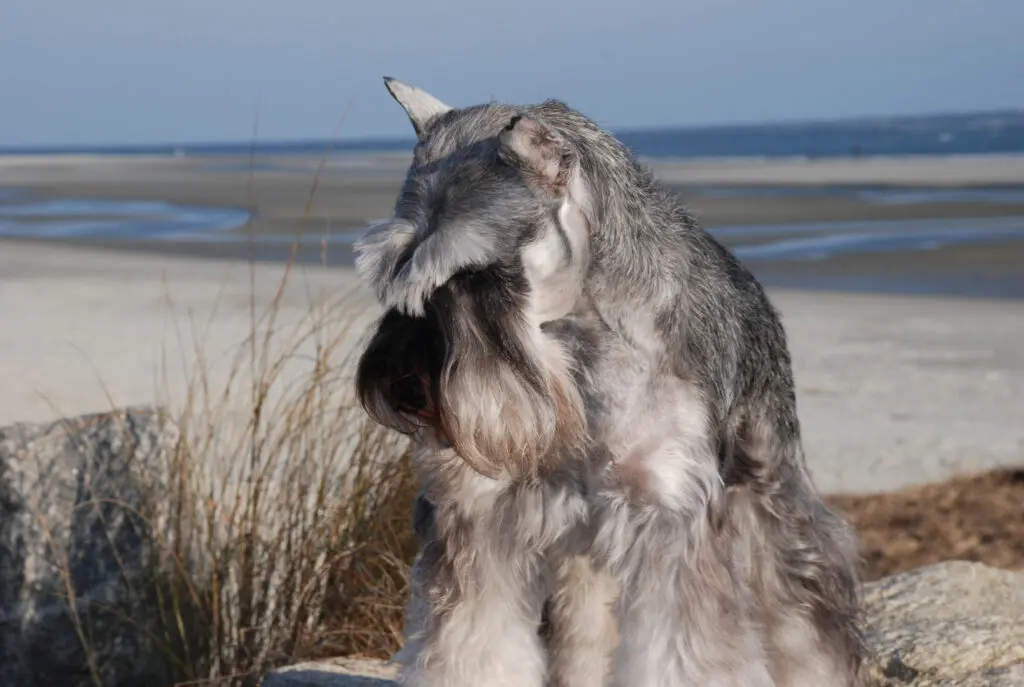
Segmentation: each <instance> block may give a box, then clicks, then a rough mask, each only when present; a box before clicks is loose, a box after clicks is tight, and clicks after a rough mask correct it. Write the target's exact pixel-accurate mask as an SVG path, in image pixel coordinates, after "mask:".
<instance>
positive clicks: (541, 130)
mask: <svg viewBox="0 0 1024 687" xmlns="http://www.w3.org/2000/svg"><path fill="white" fill-rule="evenodd" d="M387 84H388V89H389V90H390V91H391V93H392V95H393V96H394V97H395V99H396V100H398V102H399V103H400V104H401V105H402V106H403V108H404V109H405V111H406V113H407V114H408V116H409V119H410V120H411V121H412V123H413V127H414V129H415V131H416V135H417V139H418V140H417V144H416V147H415V149H414V154H413V161H412V164H411V165H410V168H409V171H408V174H407V176H406V180H405V183H404V185H403V187H402V190H401V192H400V194H399V197H398V201H397V202H396V204H395V209H394V213H393V216H392V217H390V218H388V219H387V220H384V221H383V222H380V223H378V224H377V225H375V226H374V227H372V228H371V229H370V231H369V232H368V233H367V235H366V237H365V238H364V239H363V240H362V241H361V242H360V243H359V244H358V246H357V253H358V256H357V261H356V267H357V269H358V271H359V273H360V275H361V276H362V278H363V279H364V280H365V281H366V282H367V283H368V284H369V285H370V286H371V287H372V288H373V289H374V291H375V293H376V294H377V296H378V298H379V299H380V301H381V303H382V304H383V305H384V307H385V314H384V316H383V318H382V319H381V321H380V322H379V323H378V326H377V330H376V331H375V332H374V336H373V338H372V340H371V342H370V344H369V346H368V347H367V349H366V351H365V352H364V354H363V357H362V359H361V361H360V365H359V371H358V382H357V384H358V391H359V395H360V398H361V400H362V402H363V405H364V407H365V408H366V409H367V411H368V412H369V413H370V414H371V416H373V417H374V418H375V419H376V420H377V421H378V422H381V423H382V424H385V425H387V426H390V427H393V428H395V429H398V430H401V431H406V432H415V431H420V430H421V429H426V430H427V431H435V432H438V433H439V434H440V435H442V436H443V437H444V438H445V439H446V440H447V441H448V442H450V444H451V445H452V447H453V448H454V449H455V451H456V453H458V455H460V456H461V457H462V458H463V459H464V460H466V461H467V462H468V463H469V464H470V465H471V466H472V467H474V468H475V469H477V470H478V471H480V472H481V473H484V474H488V475H492V476H493V475H497V474H500V473H507V474H514V475H519V474H524V473H529V472H533V471H535V470H536V469H537V468H538V467H539V466H540V465H541V464H542V463H543V462H544V461H545V460H546V459H549V458H552V457H554V456H557V455H559V454H560V453H565V452H571V451H573V450H575V449H577V448H578V447H579V445H580V443H582V441H583V437H584V436H585V432H584V428H583V425H584V419H583V417H584V413H583V408H582V401H581V400H580V396H579V392H578V390H577V388H576V385H575V383H574V381H573V370H572V366H571V361H570V359H569V356H568V355H567V354H566V351H565V350H564V349H563V348H562V346H561V345H560V344H559V343H558V342H557V341H556V340H554V339H552V338H550V337H548V336H546V335H545V334H544V332H543V330H542V325H543V324H544V323H545V322H549V321H553V320H557V319H558V318H560V317H564V316H565V315H566V314H568V313H570V312H572V311H573V310H574V309H575V308H576V307H577V306H578V305H579V303H580V301H581V298H582V293H583V288H582V287H583V279H584V276H585V274H586V270H587V268H588V264H589V251H588V245H589V243H588V240H589V225H588V221H587V213H586V210H587V197H586V191H585V189H584V188H583V185H582V182H581V177H580V175H579V174H578V172H577V171H576V168H575V164H576V163H575V158H574V154H573V150H572V148H571V146H570V145H569V144H568V142H567V141H566V140H565V139H564V138H563V137H562V136H560V135H559V133H558V132H557V131H556V130H555V129H553V128H552V127H551V126H549V125H548V124H546V123H545V122H544V121H543V119H542V118H541V117H538V116H536V114H535V112H534V111H533V110H532V109H531V108H514V107H510V106H506V105H496V104H491V105H483V106H477V107H472V108H465V109H461V110H455V109H452V108H450V107H448V106H446V105H443V104H442V103H441V102H440V101H438V100H436V99H435V98H433V97H431V96H429V95H427V94H426V93H424V92H423V91H420V90H419V89H416V88H413V87H410V86H407V85H404V84H401V83H399V82H396V81H394V80H388V82H387Z"/></svg>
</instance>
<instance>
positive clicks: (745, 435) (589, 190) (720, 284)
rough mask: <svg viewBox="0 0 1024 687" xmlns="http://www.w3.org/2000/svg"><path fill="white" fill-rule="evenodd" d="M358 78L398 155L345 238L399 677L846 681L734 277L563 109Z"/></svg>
mask: <svg viewBox="0 0 1024 687" xmlns="http://www.w3.org/2000/svg"><path fill="white" fill-rule="evenodd" d="M386 82H387V86H388V89H389V91H390V92H391V94H392V95H393V96H394V97H395V99H396V100H397V101H398V102H399V104H401V105H402V107H403V108H404V109H405V111H406V113H407V114H408V116H409V119H410V120H411V121H412V124H413V127H414V129H415V132H416V136H417V143H416V145H415V148H414V151H413V159H412V163H411V165H410V167H409V170H408V174H407V177H406V180H405V183H404V185H403V187H402V189H401V192H400V194H399V197H398V200H397V202H396V205H395V208H394V213H393V216H392V217H391V218H389V219H387V220H385V221H383V222H380V223H379V224H377V225H376V226H373V227H371V228H370V230H369V231H368V232H367V235H366V236H365V237H364V239H363V240H362V242H361V243H360V244H359V246H358V248H357V251H358V257H357V268H358V270H359V273H360V274H361V275H362V277H363V279H364V280H365V281H366V282H367V283H368V284H369V285H370V286H371V287H372V288H373V289H374V291H375V293H376V294H377V296H378V298H379V300H380V302H381V304H382V305H383V306H384V314H383V316H382V318H381V320H380V321H379V322H378V324H377V326H376V329H375V330H374V332H373V334H372V337H371V340H370V341H369V344H368V346H367V348H366V350H365V351H364V352H363V355H362V357H361V359H360V363H359V370H358V373H357V387H358V393H359V395H360V398H361V401H362V403H363V405H364V407H365V408H366V409H367V412H369V413H370V415H371V416H372V417H373V418H375V419H376V420H377V421H378V422H380V423H382V424H384V425H387V426H389V427H392V428H395V429H397V430H400V431H403V432H406V433H408V434H410V435H411V436H412V437H413V444H414V447H415V453H414V458H413V463H414V468H415V470H416V473H417V478H418V479H419V480H420V484H421V487H422V499H421V501H420V502H419V504H418V520H419V524H420V527H419V528H418V531H419V532H420V534H421V536H422V538H423V540H422V542H421V550H420V555H419V556H418V559H417V561H416V564H415V566H414V569H413V574H412V578H413V593H412V598H411V600H410V602H409V606H408V609H407V617H406V643H405V646H404V647H403V649H402V651H401V652H400V653H399V655H398V656H397V659H398V661H399V663H400V664H401V665H402V668H401V671H400V675H401V680H402V681H403V683H404V684H407V685H416V686H420V685H426V686H431V687H462V686H467V687H468V686H478V685H480V686H484V685H493V686H496V687H512V686H522V687H540V686H542V685H546V684H547V685H557V686H559V687H576V686H579V687H583V686H585V685H586V686H591V685H617V686H622V687H654V686H659V687H676V686H682V685H700V686H702V687H704V686H708V687H711V686H726V685H728V686H734V687H740V686H742V687H759V686H762V685H779V686H783V685H785V686H804V685H806V686H813V687H820V686H822V685H837V686H841V687H853V686H856V685H860V684H861V678H860V677H859V673H860V665H861V662H862V657H863V654H864V649H863V644H862V640H861V636H860V634H859V632H858V629H857V620H858V613H859V608H860V599H859V585H858V580H857V576H856V553H855V548H856V547H855V542H854V539H853V537H852V534H851V533H850V531H849V530H848V528H847V527H846V526H845V525H844V523H843V522H842V521H841V520H840V519H839V518H838V517H837V516H836V515H834V514H833V513H832V512H830V511H829V509H828V508H827V507H826V506H825V505H824V504H823V502H822V500H821V498H820V497H819V495H818V494H817V492H816V490H815V487H814V485H813V484H812V481H811V478H810V476H809V474H808V471H807V468H806V465H805V460H804V456H803V450H802V448H801V441H800V426H799V422H798V419H797V412H796V397H795V392H794V385H793V375H792V371H791V365H790V357H789V353H788V350H787V345H786V338H785V333H784V331H783V328H782V325H781V323H780V320H779V317H778V315H777V313H776V312H775V310H774V309H773V307H772V305H771V304H770V302H769V300H768V298H767V297H766V295H765V293H764V291H763V290H762V288H761V287H760V285H759V284H758V283H757V282H756V281H755V279H754V278H753V276H752V275H751V274H750V273H749V272H748V271H747V270H746V269H745V268H744V267H743V266H742V265H741V264H740V263H739V262H738V261H737V260H736V259H735V258H734V257H733V256H732V255H731V254H730V253H729V252H728V251H727V250H726V249H725V248H723V247H722V246H721V245H720V244H718V243H717V242H716V241H715V240H713V239H712V238H711V237H710V236H709V235H708V234H707V233H705V232H704V231H702V230H701V229H700V228H698V226H697V224H696V222H695V221H694V219H693V217H692V216H691V215H690V214H689V213H688V212H687V210H686V209H685V208H684V207H683V206H682V205H681V203H680V201H679V200H678V199H677V198H676V197H675V196H674V195H673V194H671V193H670V192H668V191H667V190H665V189H664V188H662V187H661V186H659V185H658V183H657V182H656V180H655V179H654V177H653V175H652V174H651V173H650V172H649V171H647V170H645V169H644V168H643V167H642V166H641V165H640V164H638V163H637V161H636V160H635V159H634V157H633V156H632V155H631V153H630V152H629V150H628V149H627V148H626V147H625V146H623V145H622V144H620V143H619V142H618V141H617V140H616V139H615V138H614V137H613V136H611V135H610V134H609V133H607V132H605V131H603V130H602V129H601V128H600V127H598V126H597V125H596V124H595V123H593V122H592V121H591V120H589V119H587V118H586V117H584V116H583V115H581V114H580V113H578V112H576V111H575V110H573V109H571V108H569V107H568V106H566V105H565V104H562V103H560V102H556V101H547V102H544V103H541V104H539V105H529V106H511V105H505V104H497V103H490V104H485V105H478V106H473V107H465V108H452V107H449V106H447V105H445V104H443V103H442V102H441V101H439V100H437V99H436V98H434V97H432V96H430V95H428V94H427V93H425V92H424V91H422V90H420V89H418V88H414V87H412V86H409V85H406V84H402V83H400V82H398V81H395V80H393V79H387V80H386ZM542 616H543V618H544V622H545V624H546V626H547V630H546V632H543V633H542V632H539V631H538V628H539V626H540V625H541V622H542Z"/></svg>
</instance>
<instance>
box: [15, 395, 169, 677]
mask: <svg viewBox="0 0 1024 687" xmlns="http://www.w3.org/2000/svg"><path fill="white" fill-rule="evenodd" d="M173 437H174V431H173V426H172V425H171V423H170V422H169V421H168V420H167V419H166V418H164V417H162V416H161V414H160V413H159V412H157V411H155V410H152V409H147V408H136V409H129V410H126V411H120V412H115V413H105V414H98V415H90V416H84V417H79V418H74V419H70V420H64V421H60V422H56V423H53V424H50V425H25V424H22V425H14V426H11V427H6V428H3V429H0V684H3V685H5V686H7V685H11V686H12V687H13V686H15V685H17V686H18V687H21V686H26V687H30V686H33V685H62V686H63V685H68V686H71V687H75V686H77V685H96V683H97V682H99V683H102V684H103V685H105V686H113V685H116V686H121V685H125V686H127V685H143V684H160V682H161V680H160V679H158V678H159V676H160V675H166V674H167V670H166V666H165V665H164V664H163V659H162V656H163V655H164V654H163V652H161V651H160V650H159V649H158V647H156V646H155V645H154V642H153V641H152V637H154V636H155V635H154V634H153V630H154V627H155V626H154V625H153V623H154V622H155V619H156V618H155V617H156V615H157V613H156V612H155V611H154V608H155V606H154V605H153V604H154V601H153V599H152V598H151V597H152V595H153V590H154V589H155V586H154V584H153V580H152V579H151V578H150V571H151V570H152V565H151V564H152V562H153V560H154V558H153V557H154V555H155V554H156V552H155V551H154V546H153V544H152V535H151V530H150V529H149V527H148V524H149V522H151V521H150V520H149V516H153V515H154V514H153V513H151V512H146V504H148V503H152V499H146V498H145V495H146V494H151V493H154V490H160V489H162V488H163V487H162V482H161V479H162V475H163V467H164V466H163V462H164V461H163V460H162V458H163V456H164V449H165V448H166V446H167V442H168V441H172V440H173ZM156 493H159V492H156ZM142 516H147V518H146V519H143V517H142ZM86 647H88V649H86Z"/></svg>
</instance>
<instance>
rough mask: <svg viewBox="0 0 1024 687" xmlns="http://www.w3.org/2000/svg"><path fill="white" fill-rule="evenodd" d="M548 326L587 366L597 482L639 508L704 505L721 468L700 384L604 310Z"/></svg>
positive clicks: (581, 377)
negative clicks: (606, 317) (622, 331)
mask: <svg viewBox="0 0 1024 687" xmlns="http://www.w3.org/2000/svg"><path fill="white" fill-rule="evenodd" d="M547 331H548V332H549V335H552V336H555V337H557V338H559V339H560V340H561V341H562V342H563V345H565V346H567V347H568V349H569V350H570V351H571V352H572V354H573V355H574V356H575V359H576V360H577V361H578V362H579V365H580V370H579V374H578V377H577V381H578V383H579V384H580V386H581V388H582V390H583V396H584V399H585V403H586V405H587V421H588V425H589V427H590V428H591V440H592V442H593V443H592V446H591V449H592V455H591V457H590V461H589V462H590V465H591V468H592V469H593V470H594V474H593V475H592V480H593V482H594V486H595V487H596V488H597V489H603V490H611V491H613V492H619V493H620V494H621V496H623V497H625V498H626V499H627V500H628V501H630V502H632V503H634V504H638V505H642V504H652V505H653V504H657V505H662V506H666V507H668V508H671V509H676V510H690V509H692V508H694V507H699V505H700V503H702V502H703V501H705V500H706V499H707V493H708V491H709V488H710V487H711V484H712V483H713V482H715V480H716V479H717V475H718V472H717V465H716V463H715V460H714V457H713V454H712V452H710V451H709V448H708V447H709V440H708V437H709V432H710V430H709V425H708V411H707V407H706V405H705V403H704V401H703V399H702V397H701V394H700V392H699V390H698V389H697V388H696V386H694V385H693V384H691V383H689V382H687V381H686V380H683V379H680V378H679V377H678V376H676V375H675V374H673V373H672V372H670V371H669V370H668V369H667V365H666V364H664V363H663V360H664V358H663V357H662V356H659V355H657V354H656V351H652V350H649V346H647V345H646V344H645V343H640V344H638V343H635V342H632V341H628V340H626V339H625V338H624V337H622V336H619V335H617V334H615V333H614V332H613V331H612V330H611V329H610V328H609V327H608V326H607V325H606V324H605V323H604V322H603V321H602V320H600V318H599V317H597V316H596V314H593V313H591V314H587V315H580V316H574V317H572V318H569V319H567V320H565V321H563V322H561V323H559V324H558V325H557V326H556V325H552V326H551V327H550V328H549V329H548V330H547ZM655 340H656V338H655V337H653V336H651V337H650V338H649V339H646V341H647V342H653V341H655ZM651 345H653V344H651ZM652 353H654V355H652ZM666 411H668V412H666Z"/></svg>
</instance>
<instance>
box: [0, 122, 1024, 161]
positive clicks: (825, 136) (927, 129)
mask: <svg viewBox="0 0 1024 687" xmlns="http://www.w3.org/2000/svg"><path fill="white" fill-rule="evenodd" d="M612 130H613V132H614V133H615V135H616V136H617V137H618V138H619V139H620V140H621V141H622V142H623V143H625V144H626V145H627V146H629V147H630V148H632V149H633V150H634V151H635V152H636V153H637V154H638V155H640V156H643V157H646V158H653V159H662V160H673V159H687V160H692V159H700V158H747V159H749V158H767V159H782V158H793V157H799V158H804V159H812V160H818V159H832V158H854V159H856V158H859V157H874V156H879V155H883V156H890V155H901V156H903V155H925V156H931V155H939V156H941V155H950V154H952V155H963V154H1018V155H1019V154H1024V110H997V111H988V112H984V111H983V112H970V113H952V114H935V115H910V116H890V117H887V116H874V117H857V118H844V119H835V120H817V121H813V120H812V121H794V122H765V123H760V124H750V123H747V124H723V125H703V126H674V127H673V126H663V127H648V128H643V129H626V128H617V127H612ZM413 143H414V139H413V138H412V137H411V136H408V135H402V136H397V137H389V138H384V137H373V138H362V139H358V138H349V139H333V140H332V139H329V138H314V139H300V140H280V139H278V140H260V139H259V138H256V139H253V140H247V141H239V140H235V141H205V142H203V141H195V142H163V143H153V144H100V145H88V144H78V145H25V146H13V145H6V146H0V155H19V156H62V155H68V154H72V155H79V154H85V155H89V154H92V155H120V156H131V157H138V156H143V157H146V156H158V157H176V156H177V157H194V156H205V157H235V156H247V155H250V154H252V153H255V154H256V155H258V156H261V157H277V156H289V155H318V156H322V155H323V154H324V152H326V151H328V150H331V151H333V152H334V153H336V154H342V155H346V154H353V153H357V154H358V153H369V154H387V153H396V152H406V151H409V150H410V149H411V148H412V146H413Z"/></svg>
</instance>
